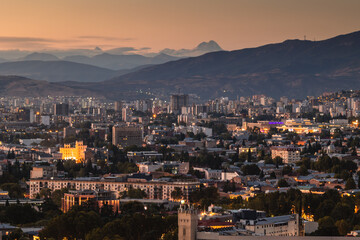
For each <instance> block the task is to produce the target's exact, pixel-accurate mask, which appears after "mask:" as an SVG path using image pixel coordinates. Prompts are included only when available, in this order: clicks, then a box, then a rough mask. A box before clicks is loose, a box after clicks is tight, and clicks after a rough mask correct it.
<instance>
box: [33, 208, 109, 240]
mask: <svg viewBox="0 0 360 240" xmlns="http://www.w3.org/2000/svg"><path fill="white" fill-rule="evenodd" d="M101 223H102V221H101V218H100V216H99V214H97V213H95V212H93V211H90V212H85V211H82V209H81V208H80V207H78V208H76V207H75V208H72V209H71V210H70V211H69V212H67V213H65V214H62V215H60V216H57V217H55V218H53V219H51V220H50V221H49V223H48V224H47V226H46V227H45V228H44V229H43V230H42V231H41V232H40V237H41V239H44V238H46V239H50V238H54V239H63V238H67V239H75V238H76V239H85V235H86V234H87V233H89V232H90V231H91V230H92V229H94V228H97V227H100V226H101Z"/></svg>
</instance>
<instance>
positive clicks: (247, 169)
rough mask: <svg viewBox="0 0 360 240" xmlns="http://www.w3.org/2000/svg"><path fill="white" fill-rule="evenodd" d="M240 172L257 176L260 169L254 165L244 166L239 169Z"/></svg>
mask: <svg viewBox="0 0 360 240" xmlns="http://www.w3.org/2000/svg"><path fill="white" fill-rule="evenodd" d="M241 171H242V172H243V174H244V175H245V176H246V175H259V174H260V168H259V167H258V166H257V165H256V164H250V165H249V164H246V165H243V166H242V167H241Z"/></svg>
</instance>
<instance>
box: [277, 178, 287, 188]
mask: <svg viewBox="0 0 360 240" xmlns="http://www.w3.org/2000/svg"><path fill="white" fill-rule="evenodd" d="M277 186H278V187H289V184H288V182H287V181H286V180H285V179H283V178H282V179H280V180H279V181H278V184H277Z"/></svg>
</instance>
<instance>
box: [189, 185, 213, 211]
mask: <svg viewBox="0 0 360 240" xmlns="http://www.w3.org/2000/svg"><path fill="white" fill-rule="evenodd" d="M217 200H219V193H218V189H217V188H215V187H207V188H205V187H203V186H202V185H201V187H200V189H199V190H196V191H194V192H192V193H191V194H190V202H192V203H198V204H199V205H200V206H201V207H202V208H203V207H208V206H210V205H211V204H212V203H215V202H216V201H217Z"/></svg>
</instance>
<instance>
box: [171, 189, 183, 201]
mask: <svg viewBox="0 0 360 240" xmlns="http://www.w3.org/2000/svg"><path fill="white" fill-rule="evenodd" d="M171 197H172V198H173V199H176V200H180V199H182V198H183V192H182V191H181V188H179V187H175V189H174V191H172V192H171Z"/></svg>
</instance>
